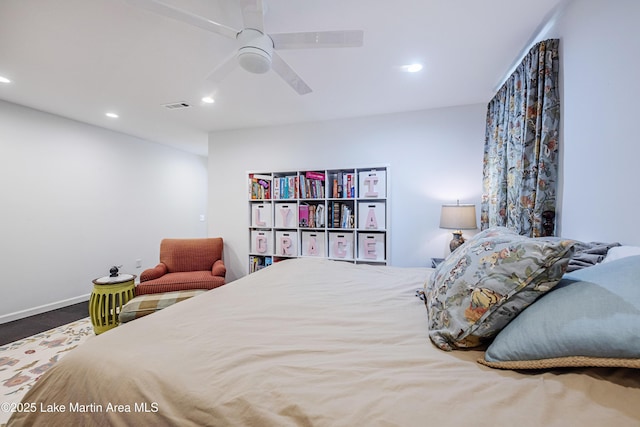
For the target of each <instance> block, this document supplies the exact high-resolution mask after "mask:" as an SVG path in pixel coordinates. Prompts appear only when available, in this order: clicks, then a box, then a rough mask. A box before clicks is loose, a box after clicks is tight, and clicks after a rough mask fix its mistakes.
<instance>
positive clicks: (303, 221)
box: [298, 204, 311, 227]
mask: <svg viewBox="0 0 640 427" xmlns="http://www.w3.org/2000/svg"><path fill="white" fill-rule="evenodd" d="M298 225H299V226H300V227H311V226H310V225H309V205H306V204H301V205H300V206H299V207H298Z"/></svg>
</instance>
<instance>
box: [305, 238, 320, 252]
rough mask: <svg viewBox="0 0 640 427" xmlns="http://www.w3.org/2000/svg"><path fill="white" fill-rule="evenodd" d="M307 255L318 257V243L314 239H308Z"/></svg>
mask: <svg viewBox="0 0 640 427" xmlns="http://www.w3.org/2000/svg"><path fill="white" fill-rule="evenodd" d="M307 250H308V252H309V255H318V242H316V238H315V237H309V245H308V246H307Z"/></svg>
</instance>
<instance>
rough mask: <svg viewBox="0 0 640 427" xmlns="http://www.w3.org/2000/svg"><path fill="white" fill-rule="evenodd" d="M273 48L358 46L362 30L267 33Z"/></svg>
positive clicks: (362, 33) (360, 42)
mask: <svg viewBox="0 0 640 427" xmlns="http://www.w3.org/2000/svg"><path fill="white" fill-rule="evenodd" d="M269 37H271V40H273V47H274V49H306V48H323V47H360V46H362V40H363V38H364V31H362V30H350V31H315V32H309V33H280V34H269Z"/></svg>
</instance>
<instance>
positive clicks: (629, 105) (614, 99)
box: [550, 0, 640, 245]
mask: <svg viewBox="0 0 640 427" xmlns="http://www.w3.org/2000/svg"><path fill="white" fill-rule="evenodd" d="M639 22H640V1H638V0H613V1H602V0H575V1H573V2H571V3H570V4H569V5H568V7H567V9H566V11H565V13H564V15H563V16H562V17H561V19H560V21H559V22H558V24H556V26H555V28H554V29H553V30H552V33H551V34H550V36H553V37H559V38H560V50H561V58H560V60H561V63H560V73H561V88H562V89H563V93H562V118H563V126H562V131H563V133H562V136H561V144H562V145H561V147H562V149H563V152H562V158H563V165H562V171H561V172H562V176H563V181H562V185H561V198H562V205H561V211H560V222H559V225H560V232H561V234H562V235H563V236H567V237H572V238H576V239H579V240H585V241H603V242H614V241H619V242H621V243H626V244H633V245H640V227H638V221H637V217H638V214H637V212H639V211H640V197H639V196H640V188H639V184H640V182H639V181H640V180H639V179H638V168H639V165H640V138H639V135H640V131H639V128H638V122H639V119H638V101H639V100H640V79H639V78H638V76H640V56H639V52H640V26H639V25H638V23H639Z"/></svg>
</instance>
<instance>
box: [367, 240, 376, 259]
mask: <svg viewBox="0 0 640 427" xmlns="http://www.w3.org/2000/svg"><path fill="white" fill-rule="evenodd" d="M368 239H371V240H368ZM364 257H365V258H367V259H376V258H377V254H376V241H375V240H374V239H373V238H372V237H368V238H367V241H366V242H365V243H364Z"/></svg>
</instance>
